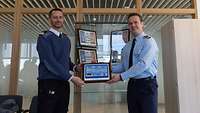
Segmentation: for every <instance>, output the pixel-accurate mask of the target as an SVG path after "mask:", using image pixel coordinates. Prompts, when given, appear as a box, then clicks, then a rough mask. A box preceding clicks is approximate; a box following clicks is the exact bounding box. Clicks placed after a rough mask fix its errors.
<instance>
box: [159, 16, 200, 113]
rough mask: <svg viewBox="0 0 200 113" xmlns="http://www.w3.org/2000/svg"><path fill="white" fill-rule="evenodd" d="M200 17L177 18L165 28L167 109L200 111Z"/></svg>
mask: <svg viewBox="0 0 200 113" xmlns="http://www.w3.org/2000/svg"><path fill="white" fill-rule="evenodd" d="M199 36H200V20H195V19H194V20H192V19H191V20H190V19H187V20H186V19H175V20H173V21H172V22H170V23H168V24H167V25H165V26H164V27H163V28H162V44H163V47H162V48H163V65H164V67H163V68H164V85H165V97H166V98H165V103H166V113H198V112H199V111H200V107H199V105H200V76H199V75H200V44H199V43H200V37H199Z"/></svg>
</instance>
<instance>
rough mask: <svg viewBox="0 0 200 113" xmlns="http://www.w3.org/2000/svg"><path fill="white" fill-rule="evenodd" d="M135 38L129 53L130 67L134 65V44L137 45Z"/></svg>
mask: <svg viewBox="0 0 200 113" xmlns="http://www.w3.org/2000/svg"><path fill="white" fill-rule="evenodd" d="M135 40H136V39H135V38H134V39H133V42H132V46H131V50H130V55H129V66H128V67H129V68H130V67H131V66H132V65H133V49H134V46H135Z"/></svg>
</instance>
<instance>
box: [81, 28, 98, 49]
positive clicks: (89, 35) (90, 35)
mask: <svg viewBox="0 0 200 113" xmlns="http://www.w3.org/2000/svg"><path fill="white" fill-rule="evenodd" d="M78 36H79V44H80V46H88V47H96V46H97V37H96V32H95V31H90V30H84V29H79V30H78Z"/></svg>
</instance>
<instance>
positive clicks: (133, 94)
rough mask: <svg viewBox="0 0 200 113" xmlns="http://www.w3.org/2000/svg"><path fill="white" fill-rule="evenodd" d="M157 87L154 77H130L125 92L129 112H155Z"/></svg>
mask: <svg viewBox="0 0 200 113" xmlns="http://www.w3.org/2000/svg"><path fill="white" fill-rule="evenodd" d="M157 88H158V85H157V81H156V77H154V78H151V77H148V78H142V79H132V78H131V79H130V80H129V82H128V92H127V102H128V111H129V113H157V100H158V99H157V98H158V90H157Z"/></svg>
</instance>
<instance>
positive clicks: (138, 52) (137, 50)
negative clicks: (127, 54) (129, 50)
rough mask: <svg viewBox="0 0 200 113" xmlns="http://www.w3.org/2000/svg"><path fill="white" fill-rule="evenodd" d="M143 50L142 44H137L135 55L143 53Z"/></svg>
mask: <svg viewBox="0 0 200 113" xmlns="http://www.w3.org/2000/svg"><path fill="white" fill-rule="evenodd" d="M141 52H142V46H136V47H135V48H134V56H136V57H139V55H140V54H141Z"/></svg>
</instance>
